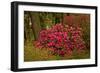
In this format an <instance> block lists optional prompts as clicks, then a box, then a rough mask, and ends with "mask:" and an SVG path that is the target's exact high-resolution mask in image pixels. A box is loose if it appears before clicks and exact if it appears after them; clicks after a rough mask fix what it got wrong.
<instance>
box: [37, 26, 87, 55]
mask: <svg viewBox="0 0 100 73" xmlns="http://www.w3.org/2000/svg"><path fill="white" fill-rule="evenodd" d="M36 46H37V47H39V48H47V49H49V50H50V51H51V52H52V54H54V55H59V56H64V55H65V54H67V55H71V54H72V53H73V51H74V49H76V50H77V51H78V52H81V51H82V50H84V49H85V42H84V41H83V39H82V32H81V28H80V27H69V26H66V27H64V26H63V25H62V24H56V25H54V26H53V27H52V28H49V29H45V30H42V31H41V32H40V35H39V38H38V40H37V43H36Z"/></svg>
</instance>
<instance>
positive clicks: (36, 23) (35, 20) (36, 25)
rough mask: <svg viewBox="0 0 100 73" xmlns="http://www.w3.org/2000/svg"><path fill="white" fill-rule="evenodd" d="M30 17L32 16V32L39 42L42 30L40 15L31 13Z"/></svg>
mask: <svg viewBox="0 0 100 73" xmlns="http://www.w3.org/2000/svg"><path fill="white" fill-rule="evenodd" d="M29 15H30V18H31V22H32V30H33V33H34V40H37V39H38V36H39V32H40V30H41V26H40V18H39V13H35V12H29Z"/></svg>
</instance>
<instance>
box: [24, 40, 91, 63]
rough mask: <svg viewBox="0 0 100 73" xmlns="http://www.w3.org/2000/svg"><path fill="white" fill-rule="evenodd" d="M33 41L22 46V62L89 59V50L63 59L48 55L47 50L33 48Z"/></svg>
mask: <svg viewBox="0 0 100 73" xmlns="http://www.w3.org/2000/svg"><path fill="white" fill-rule="evenodd" d="M32 43H33V41H27V42H25V44H24V61H25V62H31V61H49V60H72V59H88V58H90V52H89V50H85V52H84V53H81V54H77V53H75V52H74V53H73V55H71V56H69V55H65V56H64V57H60V56H57V55H52V54H50V51H49V50H48V49H45V48H43V49H39V48H35V47H34V45H33V44H32Z"/></svg>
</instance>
